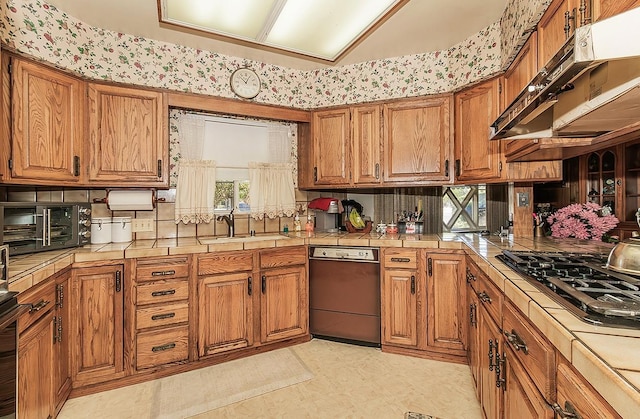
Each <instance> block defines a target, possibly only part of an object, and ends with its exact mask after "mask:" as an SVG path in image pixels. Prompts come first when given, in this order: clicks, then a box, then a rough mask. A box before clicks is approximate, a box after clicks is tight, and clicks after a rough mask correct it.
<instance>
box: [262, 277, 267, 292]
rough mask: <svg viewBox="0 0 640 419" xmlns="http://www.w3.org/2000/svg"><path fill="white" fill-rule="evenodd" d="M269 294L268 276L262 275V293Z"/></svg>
mask: <svg viewBox="0 0 640 419" xmlns="http://www.w3.org/2000/svg"><path fill="white" fill-rule="evenodd" d="M265 292H267V276H266V275H262V293H263V294H264V293H265Z"/></svg>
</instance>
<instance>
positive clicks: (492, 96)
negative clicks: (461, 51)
mask: <svg viewBox="0 0 640 419" xmlns="http://www.w3.org/2000/svg"><path fill="white" fill-rule="evenodd" d="M498 83H499V80H498V79H497V78H495V79H492V80H489V81H486V82H483V83H480V84H478V85H476V86H473V87H471V88H468V89H465V90H463V91H461V92H459V93H456V95H455V119H456V128H455V150H456V153H455V154H456V161H455V172H456V173H455V176H456V179H457V180H459V181H483V182H484V181H487V180H490V179H499V178H500V169H501V168H500V141H498V140H494V141H491V140H489V126H490V125H491V123H493V121H495V119H496V118H497V117H498V111H499V109H498V105H499V101H500V100H499V92H498V87H499V84H498Z"/></svg>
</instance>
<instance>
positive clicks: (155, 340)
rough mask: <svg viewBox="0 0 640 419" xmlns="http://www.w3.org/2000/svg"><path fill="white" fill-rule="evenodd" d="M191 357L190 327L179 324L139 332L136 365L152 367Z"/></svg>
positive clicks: (140, 367)
mask: <svg viewBox="0 0 640 419" xmlns="http://www.w3.org/2000/svg"><path fill="white" fill-rule="evenodd" d="M188 358H189V327H188V326H179V327H171V328H166V329H161V330H154V331H151V332H141V333H138V336H137V337H136V367H137V368H138V369H142V368H150V367H154V366H157V365H162V364H167V363H170V362H178V361H186V360H187V359H188Z"/></svg>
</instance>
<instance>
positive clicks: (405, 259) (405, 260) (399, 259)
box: [391, 258, 411, 263]
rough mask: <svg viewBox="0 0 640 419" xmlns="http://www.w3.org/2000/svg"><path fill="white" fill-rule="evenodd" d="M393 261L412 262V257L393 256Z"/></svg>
mask: <svg viewBox="0 0 640 419" xmlns="http://www.w3.org/2000/svg"><path fill="white" fill-rule="evenodd" d="M391 262H401V263H408V262H411V259H410V258H391Z"/></svg>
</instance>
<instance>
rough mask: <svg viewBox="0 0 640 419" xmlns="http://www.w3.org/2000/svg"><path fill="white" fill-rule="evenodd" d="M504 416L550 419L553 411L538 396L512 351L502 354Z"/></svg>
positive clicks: (508, 349)
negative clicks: (503, 361) (503, 359)
mask: <svg viewBox="0 0 640 419" xmlns="http://www.w3.org/2000/svg"><path fill="white" fill-rule="evenodd" d="M504 358H505V360H506V362H505V363H504V369H505V370H504V378H505V383H504V386H505V388H504V390H505V393H504V415H503V417H505V418H521V419H527V418H530V419H551V418H553V417H554V413H553V409H552V408H551V406H550V405H549V404H548V403H547V402H546V401H545V399H544V397H542V395H541V394H540V392H539V391H538V389H537V388H536V386H535V384H534V383H533V381H531V380H530V379H529V376H528V375H527V372H526V371H525V369H524V367H523V366H522V365H521V364H520V362H519V361H518V360H517V359H516V355H515V353H514V351H513V350H512V349H511V348H510V347H507V348H506V350H505V352H504Z"/></svg>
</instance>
